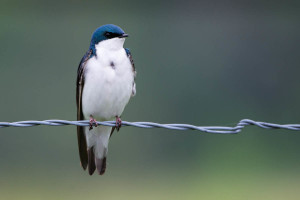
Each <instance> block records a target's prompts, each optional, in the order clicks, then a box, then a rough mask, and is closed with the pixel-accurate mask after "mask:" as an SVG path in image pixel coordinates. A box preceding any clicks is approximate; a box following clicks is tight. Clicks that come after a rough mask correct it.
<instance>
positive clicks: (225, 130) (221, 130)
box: [0, 119, 300, 134]
mask: <svg viewBox="0 0 300 200" xmlns="http://www.w3.org/2000/svg"><path fill="white" fill-rule="evenodd" d="M97 123H98V125H103V126H112V127H113V126H115V125H116V122H115V121H104V122H100V121H99V122H97ZM38 125H48V126H65V125H75V126H89V121H88V120H82V121H68V120H57V119H52V120H44V121H19V122H0V128H5V127H31V126H38ZM249 125H255V126H258V127H260V128H265V129H288V130H295V131H299V130H300V124H283V125H281V124H274V123H267V122H257V121H253V120H251V119H242V120H241V121H240V122H239V123H238V124H237V125H236V126H235V127H227V126H195V125H190V124H159V123H154V122H127V121H122V126H133V127H138V128H166V129H172V130H198V131H202V132H206V133H218V134H235V133H239V132H241V131H242V129H243V128H244V127H245V126H249Z"/></svg>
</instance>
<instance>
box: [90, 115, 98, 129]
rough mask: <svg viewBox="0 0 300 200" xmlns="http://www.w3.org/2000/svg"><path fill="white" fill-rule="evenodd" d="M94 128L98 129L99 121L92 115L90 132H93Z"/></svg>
mask: <svg viewBox="0 0 300 200" xmlns="http://www.w3.org/2000/svg"><path fill="white" fill-rule="evenodd" d="M93 126H95V127H97V126H98V123H97V121H96V120H95V119H94V117H93V115H90V128H89V130H92V129H93Z"/></svg>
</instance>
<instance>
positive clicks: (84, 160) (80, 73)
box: [76, 50, 92, 170]
mask: <svg viewBox="0 0 300 200" xmlns="http://www.w3.org/2000/svg"><path fill="white" fill-rule="evenodd" d="M91 55H92V50H89V51H88V52H86V54H85V55H84V56H83V58H82V59H81V61H80V63H79V66H78V70H77V83H76V103H77V120H78V121H79V120H83V119H84V116H83V113H82V102H81V100H82V91H83V86H84V69H85V66H86V62H87V61H88V59H89V58H90V57H91ZM77 139H78V148H79V156H80V161H81V166H82V167H83V169H84V170H85V169H86V167H87V164H88V153H87V144H86V138H85V134H84V127H83V126H77Z"/></svg>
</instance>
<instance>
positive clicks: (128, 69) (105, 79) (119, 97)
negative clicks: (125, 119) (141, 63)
mask: <svg viewBox="0 0 300 200" xmlns="http://www.w3.org/2000/svg"><path fill="white" fill-rule="evenodd" d="M97 54H98V55H99V56H98V57H95V56H94V57H92V58H91V59H90V60H89V61H88V62H87V64H86V68H85V80H84V88H83V93H82V111H83V114H84V116H85V118H86V119H88V118H89V117H90V115H93V117H94V118H95V119H97V120H111V119H113V118H114V117H115V116H120V115H121V114H122V112H123V110H124V108H125V106H126V104H127V103H128V101H129V99H130V97H131V94H132V89H133V81H134V80H133V79H134V75H133V71H132V66H131V63H130V61H129V59H128V57H127V55H126V52H125V50H124V49H123V48H122V49H120V50H117V51H103V52H98V51H97ZM111 63H113V64H114V67H112V66H111Z"/></svg>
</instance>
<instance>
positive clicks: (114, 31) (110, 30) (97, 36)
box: [91, 24, 128, 48]
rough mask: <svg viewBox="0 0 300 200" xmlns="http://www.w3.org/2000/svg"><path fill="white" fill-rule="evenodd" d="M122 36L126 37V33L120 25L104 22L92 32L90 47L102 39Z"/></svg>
mask: <svg viewBox="0 0 300 200" xmlns="http://www.w3.org/2000/svg"><path fill="white" fill-rule="evenodd" d="M124 37H128V34H126V33H125V32H124V31H123V30H122V29H121V28H120V27H118V26H116V25H113V24H106V25H103V26H100V27H99V28H97V29H96V31H95V32H94V33H93V36H92V40H91V47H92V48H93V47H94V46H95V45H96V44H98V43H99V42H101V41H103V40H108V39H112V38H124Z"/></svg>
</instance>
